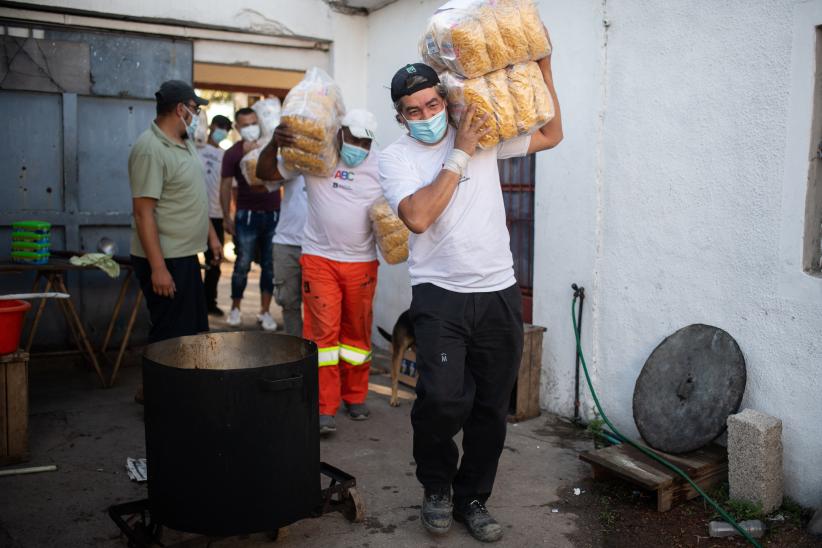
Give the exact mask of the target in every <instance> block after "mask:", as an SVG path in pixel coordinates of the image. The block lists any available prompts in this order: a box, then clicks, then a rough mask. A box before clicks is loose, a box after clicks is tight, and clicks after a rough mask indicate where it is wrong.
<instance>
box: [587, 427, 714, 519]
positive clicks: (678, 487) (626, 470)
mask: <svg viewBox="0 0 822 548" xmlns="http://www.w3.org/2000/svg"><path fill="white" fill-rule="evenodd" d="M657 453H659V455H660V456H661V457H662V458H664V459H665V460H667V461H669V462H670V463H671V464H674V465H675V466H678V467H679V468H680V469H681V470H682V471H683V472H685V473H686V474H688V476H690V478H691V479H692V480H693V481H694V483H696V484H697V485H698V486H699V487H700V488H701V489H702V490H705V489H708V488H711V487H713V486H715V485H718V484H720V483H722V482H723V481H725V480H726V479H727V478H728V452H727V450H726V449H725V448H724V447H721V446H719V445H709V446H707V447H704V448H702V449H699V450H697V451H693V452H691V453H686V454H683V455H669V454H667V453H662V452H659V451H657ZM579 458H580V459H581V460H583V461H585V462H587V463H588V464H590V465H591V470H592V472H593V475H594V479H601V478H604V477H618V478H622V479H623V480H625V481H628V482H630V483H632V484H634V485H636V486H638V487H640V488H642V489H645V490H647V491H655V492H656V495H657V503H656V509H657V511H659V512H667V511H668V510H670V509H671V508H672V507H673V506H674V505H676V504H681V503H683V502H685V501H687V500H690V499H692V498H695V497H697V496H699V493H697V492H696V490H694V488H693V487H691V485H690V484H689V483H688V482H687V481H685V480H684V479H683V478H681V477H680V476H679V475H677V474H676V473H675V472H672V471H671V470H669V469H668V468H666V467H665V466H663V465H662V464H660V463H658V462H656V461H655V460H653V459H651V458H650V457H648V456H646V455H645V454H644V453H642V452H641V451H639V450H638V449H635V448H634V447H631V446H630V445H627V444H624V443H623V444H620V445H613V446H611V447H605V448H603V449H597V450H594V451H586V452H584V453H582V454H581V455H580V456H579Z"/></svg>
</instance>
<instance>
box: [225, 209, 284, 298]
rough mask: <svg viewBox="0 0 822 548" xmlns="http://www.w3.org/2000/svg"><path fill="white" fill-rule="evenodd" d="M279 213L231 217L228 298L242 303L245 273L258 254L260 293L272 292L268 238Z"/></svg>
mask: <svg viewBox="0 0 822 548" xmlns="http://www.w3.org/2000/svg"><path fill="white" fill-rule="evenodd" d="M279 216H280V213H279V212H278V211H249V210H247V209H238V210H237V215H236V216H235V217H234V252H235V253H236V254H237V260H236V261H234V272H233V273H232V274H231V298H232V299H242V298H243V292H244V291H245V286H246V284H247V283H248V271H249V270H251V261H252V260H254V255H255V252H256V251H257V250H259V252H260V260H259V263H260V267H262V272H261V273H260V291H261V292H263V293H268V294H269V295H271V294H272V293H273V292H274V258H273V248H272V244H271V238H273V237H274V231H275V230H276V228H277V221H278V220H279Z"/></svg>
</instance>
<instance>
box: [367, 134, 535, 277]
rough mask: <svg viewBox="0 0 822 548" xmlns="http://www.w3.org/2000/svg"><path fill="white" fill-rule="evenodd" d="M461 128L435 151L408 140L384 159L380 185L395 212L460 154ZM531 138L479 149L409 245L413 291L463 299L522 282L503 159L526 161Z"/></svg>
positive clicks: (405, 137)
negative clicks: (424, 288)
mask: <svg viewBox="0 0 822 548" xmlns="http://www.w3.org/2000/svg"><path fill="white" fill-rule="evenodd" d="M455 137H456V130H455V129H454V128H453V127H451V126H449V127H448V135H446V137H445V138H444V139H443V140H442V141H440V142H439V143H438V144H436V145H424V144H422V143H420V142H419V141H417V140H416V139H413V138H411V137H409V136H408V135H403V136H402V137H400V138H399V139H397V140H396V141H395V142H394V143H392V144H391V145H390V146H389V147H388V148H386V149H385V150H384V151H383V153H382V154H381V155H380V182H381V184H382V188H383V193H384V194H385V198H386V199H387V200H388V203H389V204H391V208H392V209H393V210H394V212H397V208H398V207H399V203H400V202H401V201H402V200H403V198H405V197H407V196H410V195H411V194H413V193H414V192H416V191H417V190H419V189H420V188H422V187H424V186H426V185H428V184H430V183H432V182H433V181H434V179H436V178H437V175H438V174H439V172H440V171H441V170H442V166H443V163H444V162H445V159H446V157H447V156H448V153H449V152H451V150H452V149H453V148H454V138H455ZM530 142H531V137H530V136H528V135H525V136H522V137H517V138H515V139H512V140H510V141H506V142H504V143H501V144H499V145H497V146H496V147H494V148H492V149H489V150H480V149H477V151H476V153H474V155H473V156H472V157H471V159H470V160H469V162H468V168H467V169H466V172H465V173H464V174H463V179H462V181H461V182H460V184H459V186H458V187H457V189H456V191H455V192H454V195H453V196H452V197H451V201H450V202H449V203H448V205H447V206H446V208H445V210H443V212H442V214H441V215H440V217H439V218H438V219H437V220H436V221H435V222H434V224H432V225H431V226H430V227H429V228H428V230H426V231H425V232H423V233H422V234H413V233H412V234H411V237H410V238H409V240H408V247H409V256H408V273H409V275H410V277H411V285H417V284H421V283H432V284H434V285H436V286H438V287H441V288H443V289H447V290H448V291H456V292H459V293H474V292H490V291H499V290H501V289H505V288H507V287H510V286H512V285H514V283H516V278H515V277H514V268H513V265H514V262H513V259H512V257H511V247H510V241H509V235H508V227H507V225H506V224H505V204H504V202H503V198H502V187H501V186H500V180H499V169H498V167H497V160H498V159H504V158H513V157H516V156H525V155H526V154H527V153H528V145H529V144H530Z"/></svg>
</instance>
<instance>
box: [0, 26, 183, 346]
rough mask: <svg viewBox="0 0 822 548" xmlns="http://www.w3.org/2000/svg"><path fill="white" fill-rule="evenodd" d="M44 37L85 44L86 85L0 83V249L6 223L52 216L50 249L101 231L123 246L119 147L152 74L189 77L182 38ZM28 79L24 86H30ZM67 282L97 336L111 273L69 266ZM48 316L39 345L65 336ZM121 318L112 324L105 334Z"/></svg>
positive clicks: (132, 132) (24, 279)
mask: <svg viewBox="0 0 822 548" xmlns="http://www.w3.org/2000/svg"><path fill="white" fill-rule="evenodd" d="M2 24H3V21H2V20H0V25H2ZM15 24H16V25H18V26H19V23H15ZM46 39H47V40H59V41H67V42H75V43H83V44H88V47H89V51H90V56H91V57H90V58H91V81H92V87H91V93H92V95H77V94H76V93H37V92H33V91H8V90H6V91H2V88H3V85H2V83H0V120H3V122H4V123H3V124H2V127H1V128H0V142H2V143H3V144H4V145H3V147H0V165H2V166H3V169H2V170H0V253H2V256H3V257H8V256H9V248H10V242H9V239H10V238H9V232H10V231H9V230H8V225H9V224H11V222H13V221H14V220H17V219H21V218H24V219H25V218H29V219H32V218H33V219H41V220H44V221H49V222H51V223H52V225H53V226H54V236H53V247H54V248H55V249H69V250H72V251H96V247H97V242H98V240H99V238H100V237H101V236H108V237H110V238H113V239H114V240H115V241H116V242H117V244H118V246H119V248H120V253H121V254H128V252H129V241H130V234H131V229H130V226H131V195H130V191H129V186H128V173H127V165H128V154H129V151H130V150H131V147H132V146H133V144H134V141H135V139H136V138H137V137H138V136H139V135H140V133H141V132H142V131H144V130H145V129H146V128H148V127H149V125H150V123H151V120H152V119H153V118H154V92H155V91H156V90H157V89H158V88H159V87H160V84H161V83H162V82H163V81H165V80H169V79H179V80H185V81H188V82H190V81H191V75H192V44H191V42H188V41H185V40H170V39H166V38H157V37H150V36H136V35H129V34H117V33H106V32H88V31H74V30H71V29H69V28H65V29H64V28H59V29H58V28H50V29H46ZM35 80H36V79H33V80H32V81H31V82H30V86H29V87H28V88H26V89H28V90H34V89H40V88H41V87H42V85H41V82H39V80H37V81H35ZM21 86H22V87H24V88H25V87H26V83H25V82H24V81H21V80H20V78H18V79H17V80H16V87H17V88H18V89H19V88H20V87H21ZM38 86H39V87H38ZM23 168H25V169H23ZM32 281H33V276H32V275H28V276H23V275H19V276H6V277H4V279H2V280H0V282H1V283H2V284H3V291H4V292H5V291H6V290H7V289H10V290H16V289H28V288H30V287H31V283H32ZM67 282H68V286H69V290H70V291H71V293H72V295H73V296H74V297H75V299H76V300H77V302H78V304H79V307H80V310H81V313H82V314H83V316H84V318H85V320H86V323H87V326H88V329H89V333H90V334H91V336H92V341H93V343H94V344H95V345H96V344H99V342H100V339H101V336H102V332H104V330H105V328H106V326H107V322H108V320H109V316H110V314H111V310H112V307H113V303H114V301H115V299H116V297H117V291H118V289H119V283H118V282H114V281H111V280H108V279H107V278H106V277H105V275H104V274H102V273H98V272H87V273H82V274H77V273H72V274H71V275H70V276H69V277H68V280H67ZM134 287H135V286H134V285H132V291H133V290H134ZM55 310H56V309H55ZM53 316H54V318H49V319H48V320H47V321H46V323H44V324H43V325H42V327H41V331H40V332H39V334H38V337H37V342H38V343H39V345H40V346H64V345H65V344H66V342H67V337H66V330H65V326H64V324H63V323H62V320H60V319H59V318H58V316H59V314H55V315H53ZM124 323H125V322H124V321H121V322H120V323H119V324H118V330H117V331H116V332H115V337H114V339H115V341H116V340H117V339H118V337H119V335H120V333H122V329H123V327H124ZM147 324H148V322H147V320H146V318H143V319H142V320H140V321H138V326H139V328H138V329H137V330H135V339H140V338H141V337H143V336H144V335H145V330H146V327H147ZM44 343H45V344H44Z"/></svg>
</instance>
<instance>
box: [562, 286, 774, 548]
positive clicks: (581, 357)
mask: <svg viewBox="0 0 822 548" xmlns="http://www.w3.org/2000/svg"><path fill="white" fill-rule="evenodd" d="M576 309H577V297H576V295H574V300H573V301H572V302H571V321H572V322H573V324H574V336H575V337H576V340H577V355H578V356H579V360H580V363H582V371H583V372H584V373H585V381H586V382H587V383H588V389H589V390H590V391H591V396H592V397H593V398H594V403H595V404H596V407H597V410H598V411H599V414H600V416H601V417H602V420H603V422H605V424H607V425H608V427H609V428H610V429H611V431H612V432H613V433H614V434H616V436H617V437H618V438H619V439H620V440H621V441H623V442H624V443H627V444H628V445H631V446H632V447H635V448H636V449H638V450H639V451H641V452H642V453H644V454H645V455H647V456H648V457H650V458H652V459H653V460H655V461H657V462H658V463H660V464H662V465H663V466H665V467H666V468H669V469H670V470H672V471H673V472H674V473H676V474H677V475H679V476H681V477H682V478H683V479H684V480H685V481H687V482H688V483H689V484H690V485H691V487H693V488H694V490H695V491H696V492H697V493H699V494H700V495H701V496H702V498H703V499H705V500H706V501H707V502H708V504H710V505H711V506H713V507H714V509H715V510H716V511H717V512H719V515H720V516H722V518H723V519H724V520H725V521H727V522H728V523H730V524H731V525H732V526H733V528H734V529H736V530H737V531H739V534H741V535H742V536H743V537H745V540H747V541H748V542H750V543H751V545H753V546H756V548H762V547H761V545H760V544H759V543H758V542H757V541H756V539H755V538H753V537H752V536H751V535H750V534H749V533H748V531H746V530H745V529H743V528H742V527H740V525H739V524H738V523H737V522H736V520H734V519H733V518H732V517H731V516H730V515H729V514H728V513H727V512H726V511H725V510H723V509H722V507H721V506H719V504H717V502H716V501H715V500H714V499H712V498H711V497H709V496H708V495H707V494H706V493H705V491H703V490H702V489H700V488H699V486H698V485H697V484H696V483H694V481H693V480H692V479H691V478H690V477H688V474H686V473H685V472H683V471H682V470H681V469H680V468H679V467H677V466H676V465H674V464H672V463H670V462H668V461H667V460H665V459H664V458H662V457H661V456H659V455H658V454H657V453H656V452H654V451H652V450H650V449H648V448H647V447H643V446H642V445H640V444H638V443H637V442H635V441H633V440H632V439H630V438H628V437H627V436H625V435H623V434H622V432H620V431H619V430H617V428H616V426H614V425H613V423H611V421H610V420H609V419H608V416H607V415H606V414H605V411H604V410H603V409H602V405H600V403H599V398H598V397H597V393H596V391H595V390H594V385H593V383H591V376H590V375H589V374H588V365H587V364H586V363H585V355H584V354H583V353H582V345H581V343H580V334H579V327H578V326H577V318H576Z"/></svg>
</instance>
